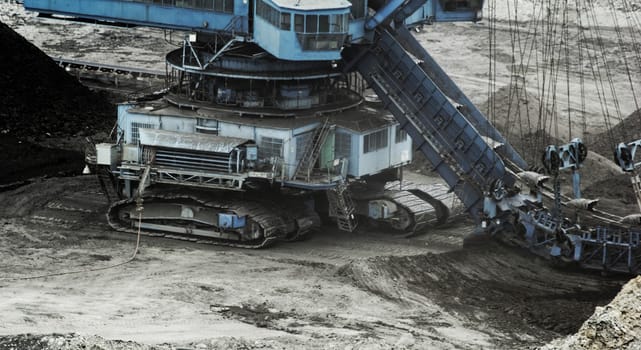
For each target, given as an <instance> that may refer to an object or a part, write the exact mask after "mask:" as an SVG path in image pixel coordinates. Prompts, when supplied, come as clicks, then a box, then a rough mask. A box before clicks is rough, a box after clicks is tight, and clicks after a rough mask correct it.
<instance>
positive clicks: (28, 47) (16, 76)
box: [0, 22, 115, 138]
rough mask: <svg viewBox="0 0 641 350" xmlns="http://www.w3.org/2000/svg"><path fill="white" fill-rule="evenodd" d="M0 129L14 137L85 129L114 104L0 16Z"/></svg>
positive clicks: (101, 125)
mask: <svg viewBox="0 0 641 350" xmlns="http://www.w3.org/2000/svg"><path fill="white" fill-rule="evenodd" d="M0 42H1V43H2V46H3V48H2V50H0V106H2V108H1V109H0V133H2V134H3V135H11V136H14V137H18V138H26V137H63V136H70V135H78V134H80V135H84V134H87V135H90V134H93V133H95V132H96V131H99V130H104V129H106V128H109V126H110V125H111V124H113V121H114V114H115V108H114V106H113V105H112V104H111V103H110V102H109V101H108V100H107V98H106V97H105V96H103V95H101V94H98V93H95V92H92V91H90V90H89V89H87V88H86V87H85V86H83V85H82V84H80V83H79V82H78V81H77V80H76V79H75V78H74V77H72V76H70V75H69V74H67V72H65V70H64V69H62V68H61V67H59V66H58V65H57V64H56V63H55V62H54V61H53V60H51V59H50V58H49V56H47V55H46V54H45V53H44V52H42V51H40V49H38V48H37V47H36V46H34V45H33V44H31V43H30V42H28V41H27V40H26V39H24V38H23V37H22V36H20V35H19V34H17V33H16V32H14V31H13V30H12V29H11V28H9V27H8V26H7V25H5V24H4V23H1V22H0Z"/></svg>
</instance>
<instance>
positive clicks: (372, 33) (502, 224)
mask: <svg viewBox="0 0 641 350" xmlns="http://www.w3.org/2000/svg"><path fill="white" fill-rule="evenodd" d="M24 6H25V7H26V8H27V9H29V10H33V11H37V12H39V13H42V14H47V15H63V16H66V17H67V18H69V17H72V18H82V19H89V20H93V21H101V22H105V23H118V24H127V25H142V26H151V27H158V28H163V29H168V30H177V31H181V32H184V33H185V35H184V40H183V42H182V45H181V47H180V48H178V49H176V50H174V51H172V52H169V53H168V54H167V55H166V65H167V71H168V83H169V84H168V88H167V91H166V93H164V94H163V95H162V97H159V98H156V99H152V100H150V99H146V100H141V101H132V102H125V103H122V104H120V105H119V107H118V120H117V127H116V129H115V130H116V133H115V134H116V135H115V142H113V143H101V144H97V145H96V153H95V156H94V157H92V158H91V160H92V165H93V167H94V170H95V171H97V172H98V173H99V174H102V176H101V178H102V179H104V180H105V181H106V183H107V185H106V186H105V191H106V192H107V193H110V197H111V198H112V200H113V201H112V204H111V206H110V209H109V213H108V218H109V223H110V225H111V226H112V227H114V228H116V229H118V230H125V231H138V230H142V231H144V232H146V233H149V234H158V235H165V236H171V237H176V238H182V239H191V240H203V241H209V242H213V243H217V244H225V245H231V246H240V247H250V248H255V247H262V246H265V245H267V244H269V243H272V242H275V241H282V240H293V239H298V238H300V237H304V236H305V234H306V233H308V232H309V231H310V230H312V229H314V228H315V227H317V226H318V225H319V223H320V218H319V213H323V212H325V213H327V214H328V215H327V216H328V217H330V218H332V219H333V221H334V222H335V223H336V225H338V227H339V228H340V229H341V230H344V231H353V230H355V229H356V227H357V225H358V224H359V220H360V222H361V224H362V222H363V221H373V222H377V223H382V224H385V225H389V226H390V228H392V229H394V230H395V231H398V232H402V233H403V234H406V235H407V234H414V233H416V232H421V231H422V230H425V228H426V227H428V226H430V225H436V224H439V223H442V222H444V221H446V220H447V217H448V215H449V210H450V209H451V208H452V205H450V204H448V203H446V199H447V198H450V197H452V196H454V195H455V196H456V197H457V198H458V200H459V201H460V203H461V206H462V207H463V208H464V210H465V211H466V212H467V213H468V214H469V216H470V217H471V218H472V219H473V220H474V221H475V223H476V225H477V229H476V231H475V235H476V236H503V237H507V239H508V240H511V241H515V242H518V244H520V245H522V246H524V247H527V248H528V249H529V250H531V251H532V252H534V253H536V254H538V255H540V256H543V257H546V258H550V259H553V260H555V261H561V262H564V263H571V264H575V265H579V266H582V267H585V268H590V269H597V270H601V271H616V272H624V273H634V274H636V273H638V271H639V267H640V264H641V248H639V233H638V231H635V229H634V227H633V226H629V225H627V226H626V225H624V224H621V223H620V222H619V221H618V220H617V218H616V217H615V216H613V215H609V214H607V213H602V212H599V211H597V210H596V209H595V207H594V206H595V203H596V202H595V201H592V200H588V199H584V198H581V197H580V191H575V198H564V197H563V196H562V195H561V193H560V190H559V181H558V173H559V171H563V170H564V169H571V170H572V171H573V174H574V175H573V176H574V179H575V187H576V188H579V187H580V174H579V169H580V168H581V164H582V162H583V160H584V159H585V156H586V149H585V145H584V144H583V143H582V142H581V140H580V139H574V140H572V141H570V142H569V143H568V144H565V145H560V146H550V147H548V148H547V149H546V150H545V153H544V156H543V164H544V165H545V167H546V169H547V175H544V174H540V173H538V172H533V171H527V169H529V168H528V165H527V164H526V162H525V161H524V160H523V158H522V157H521V156H520V155H519V154H518V153H517V152H516V151H515V149H514V148H513V147H512V146H511V145H510V144H509V143H508V142H507V141H506V140H505V138H504V137H503V136H502V135H501V134H500V133H499V132H498V131H497V130H496V128H495V127H494V126H493V125H492V124H491V123H490V122H489V121H488V118H487V117H486V116H484V115H483V113H481V112H480V111H479V109H478V108H477V107H476V106H475V105H474V104H473V103H472V102H471V101H470V100H469V98H468V97H466V96H465V94H464V93H463V92H462V91H461V90H460V89H459V88H458V87H457V85H456V84H455V83H454V82H453V81H452V79H451V78H450V77H449V76H448V75H447V74H446V73H445V72H444V71H443V69H442V68H441V67H440V66H439V65H438V63H437V62H436V61H435V60H434V59H433V58H432V57H431V56H430V54H429V53H428V52H427V50H426V48H425V47H423V46H422V45H421V44H420V43H419V42H418V41H417V40H416V39H415V37H414V36H413V34H412V33H411V30H412V29H413V28H421V27H422V26H423V25H424V24H429V23H433V22H448V21H474V22H475V21H479V20H481V18H482V11H481V10H482V8H483V1H482V0H428V1H425V0H388V1H385V0H369V1H368V0H353V1H346V0H325V1H312V0H93V1H86V0H85V1H82V0H56V1H51V0H24ZM372 91H373V93H375V96H372ZM414 150H418V151H420V154H422V155H423V156H424V157H425V158H426V159H427V160H428V161H429V163H430V164H431V167H432V170H434V171H435V172H436V173H438V174H439V175H440V176H441V177H442V179H443V180H444V182H445V183H446V184H447V187H446V188H442V187H439V186H433V187H428V188H426V187H425V186H412V185H409V186H404V187H400V186H389V185H386V183H387V184H388V181H390V180H394V179H396V178H398V170H399V169H400V168H401V167H402V166H404V165H406V164H408V163H409V162H410V161H411V160H412V155H413V151H414ZM550 180H552V182H553V186H552V187H549V186H548V185H547V182H549V181H550ZM400 183H401V184H402V183H403V182H400ZM448 196H449V197H448ZM568 208H572V209H568ZM569 210H575V211H583V212H587V213H588V215H589V216H590V217H591V218H592V219H593V220H587V221H585V222H583V221H582V222H581V223H579V222H578V220H571V219H568V218H566V217H565V215H564V211H565V213H567V212H568V211H569ZM604 223H605V224H604Z"/></svg>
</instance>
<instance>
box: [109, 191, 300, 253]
mask: <svg viewBox="0 0 641 350" xmlns="http://www.w3.org/2000/svg"><path fill="white" fill-rule="evenodd" d="M185 200H190V201H193V202H195V203H197V204H198V205H201V206H204V207H209V208H214V209H217V210H226V211H232V212H244V213H248V214H249V215H250V216H251V219H252V220H253V221H254V222H255V223H257V224H259V225H260V227H261V229H262V232H263V234H262V237H261V238H259V239H255V240H247V241H241V240H239V239H238V240H234V239H231V238H230V239H225V238H214V237H207V236H202V235H190V234H188V233H187V230H186V233H185V234H180V233H173V232H171V233H169V232H158V231H145V230H144V229H141V234H143V235H147V236H154V237H166V238H172V239H179V240H186V241H192V242H197V243H206V244H214V245H221V246H229V247H238V248H249V249H258V248H263V247H266V246H269V245H271V244H273V243H275V242H277V241H279V240H291V239H295V238H298V237H299V236H302V235H304V234H306V233H307V232H308V231H309V229H310V226H304V227H300V226H299V221H298V220H295V219H294V218H293V217H292V216H289V215H286V214H285V213H284V212H283V211H282V210H280V208H278V207H277V206H276V205H270V204H269V203H260V202H255V201H237V200H236V201H233V200H232V201H214V200H213V198H205V197H202V196H197V195H193V194H187V193H180V194H178V193H154V194H152V195H149V196H146V197H145V198H144V201H145V202H150V201H165V202H171V201H185ZM135 205H136V201H135V200H134V199H126V200H121V201H117V202H114V203H113V204H111V205H110V207H109V210H108V212H107V220H108V223H109V225H110V226H111V227H112V228H113V229H115V230H117V231H121V232H128V233H134V234H137V233H138V227H136V226H135V225H134V221H135V218H132V221H131V222H128V223H127V222H123V221H122V219H121V217H120V215H119V213H120V211H121V210H125V209H127V208H131V207H135ZM143 210H144V209H143ZM218 233H222V234H225V232H218ZM229 236H232V235H229Z"/></svg>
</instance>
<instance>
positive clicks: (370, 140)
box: [363, 129, 387, 153]
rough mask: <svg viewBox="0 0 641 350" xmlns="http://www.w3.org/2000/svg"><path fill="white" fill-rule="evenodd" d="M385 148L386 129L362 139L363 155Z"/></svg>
mask: <svg viewBox="0 0 641 350" xmlns="http://www.w3.org/2000/svg"><path fill="white" fill-rule="evenodd" d="M385 147H387V129H383V130H380V131H377V132H373V133H371V134H367V135H365V137H364V138H363V153H370V152H374V151H377V150H379V149H381V148H385Z"/></svg>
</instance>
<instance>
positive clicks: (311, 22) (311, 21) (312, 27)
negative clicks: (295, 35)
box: [305, 15, 318, 33]
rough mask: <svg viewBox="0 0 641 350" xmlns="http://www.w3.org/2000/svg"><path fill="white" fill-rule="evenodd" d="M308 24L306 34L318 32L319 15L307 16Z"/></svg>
mask: <svg viewBox="0 0 641 350" xmlns="http://www.w3.org/2000/svg"><path fill="white" fill-rule="evenodd" d="M305 17H307V21H306V22H307V23H306V25H305V33H317V32H318V15H307V16H305Z"/></svg>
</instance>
